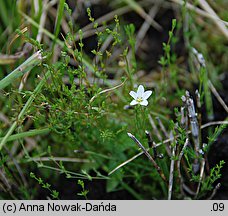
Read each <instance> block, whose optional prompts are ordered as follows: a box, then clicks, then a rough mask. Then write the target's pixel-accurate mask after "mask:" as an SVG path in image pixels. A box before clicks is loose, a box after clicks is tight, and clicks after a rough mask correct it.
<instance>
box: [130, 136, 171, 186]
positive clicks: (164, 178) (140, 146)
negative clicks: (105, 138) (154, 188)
mask: <svg viewBox="0 0 228 216" xmlns="http://www.w3.org/2000/svg"><path fill="white" fill-rule="evenodd" d="M127 135H128V136H129V137H130V138H131V139H132V140H133V141H134V142H135V143H136V144H137V145H138V146H139V148H141V149H142V151H143V153H144V154H145V155H146V156H147V158H148V159H149V160H150V162H151V163H152V164H153V166H154V168H155V169H156V170H157V172H158V174H159V175H160V177H161V178H162V179H163V181H164V182H165V183H166V184H168V182H167V179H166V177H165V175H164V173H163V171H162V170H161V168H160V167H159V166H158V164H157V163H156V161H155V160H154V159H153V158H152V157H151V155H150V154H149V153H148V151H147V150H146V149H145V147H144V146H143V145H142V144H141V143H140V142H139V140H138V139H137V138H136V137H135V136H134V135H132V134H131V133H127Z"/></svg>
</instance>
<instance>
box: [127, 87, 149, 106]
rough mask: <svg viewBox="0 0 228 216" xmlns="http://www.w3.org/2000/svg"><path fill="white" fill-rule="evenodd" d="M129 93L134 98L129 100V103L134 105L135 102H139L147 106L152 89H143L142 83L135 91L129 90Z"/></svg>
mask: <svg viewBox="0 0 228 216" xmlns="http://www.w3.org/2000/svg"><path fill="white" fill-rule="evenodd" d="M129 94H130V95H131V96H132V97H133V98H134V100H133V101H131V103H130V105H131V106H133V105H136V104H140V105H142V106H147V105H148V101H147V99H148V98H149V97H150V95H151V94H152V91H144V87H143V86H142V85H140V86H139V87H138V90H137V92H134V91H130V93H129Z"/></svg>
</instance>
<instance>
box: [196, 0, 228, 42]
mask: <svg viewBox="0 0 228 216" xmlns="http://www.w3.org/2000/svg"><path fill="white" fill-rule="evenodd" d="M198 2H199V4H200V6H201V7H202V8H204V10H205V11H207V12H208V13H209V14H211V15H213V16H214V17H217V18H218V20H219V19H220V18H219V17H218V15H217V14H216V13H215V11H214V10H213V9H212V8H211V6H210V5H209V4H208V3H207V1H206V0H199V1H198ZM213 21H214V23H215V24H216V25H217V26H218V28H219V30H220V31H221V32H222V33H223V34H224V36H225V37H226V38H227V39H228V30H227V28H226V26H225V24H224V23H223V22H220V21H215V20H213Z"/></svg>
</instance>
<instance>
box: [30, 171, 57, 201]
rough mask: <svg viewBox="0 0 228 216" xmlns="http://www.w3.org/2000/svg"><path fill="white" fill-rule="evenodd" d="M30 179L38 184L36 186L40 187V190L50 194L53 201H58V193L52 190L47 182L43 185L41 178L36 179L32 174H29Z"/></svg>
mask: <svg viewBox="0 0 228 216" xmlns="http://www.w3.org/2000/svg"><path fill="white" fill-rule="evenodd" d="M30 177H31V178H32V179H35V180H36V181H37V182H38V184H39V185H41V186H42V188H44V189H47V190H48V191H49V192H50V195H51V197H52V198H53V199H59V192H58V191H56V190H53V189H52V188H51V185H50V184H49V183H47V182H46V183H45V182H44V181H43V179H42V178H40V177H36V175H35V174H34V173H32V172H31V173H30Z"/></svg>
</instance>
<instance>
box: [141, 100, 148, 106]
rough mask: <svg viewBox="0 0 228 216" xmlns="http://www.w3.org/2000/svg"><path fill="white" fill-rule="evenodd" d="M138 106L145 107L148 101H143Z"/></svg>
mask: <svg viewBox="0 0 228 216" xmlns="http://www.w3.org/2000/svg"><path fill="white" fill-rule="evenodd" d="M140 105H142V106H147V105H148V101H147V100H143V101H142V102H140Z"/></svg>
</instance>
